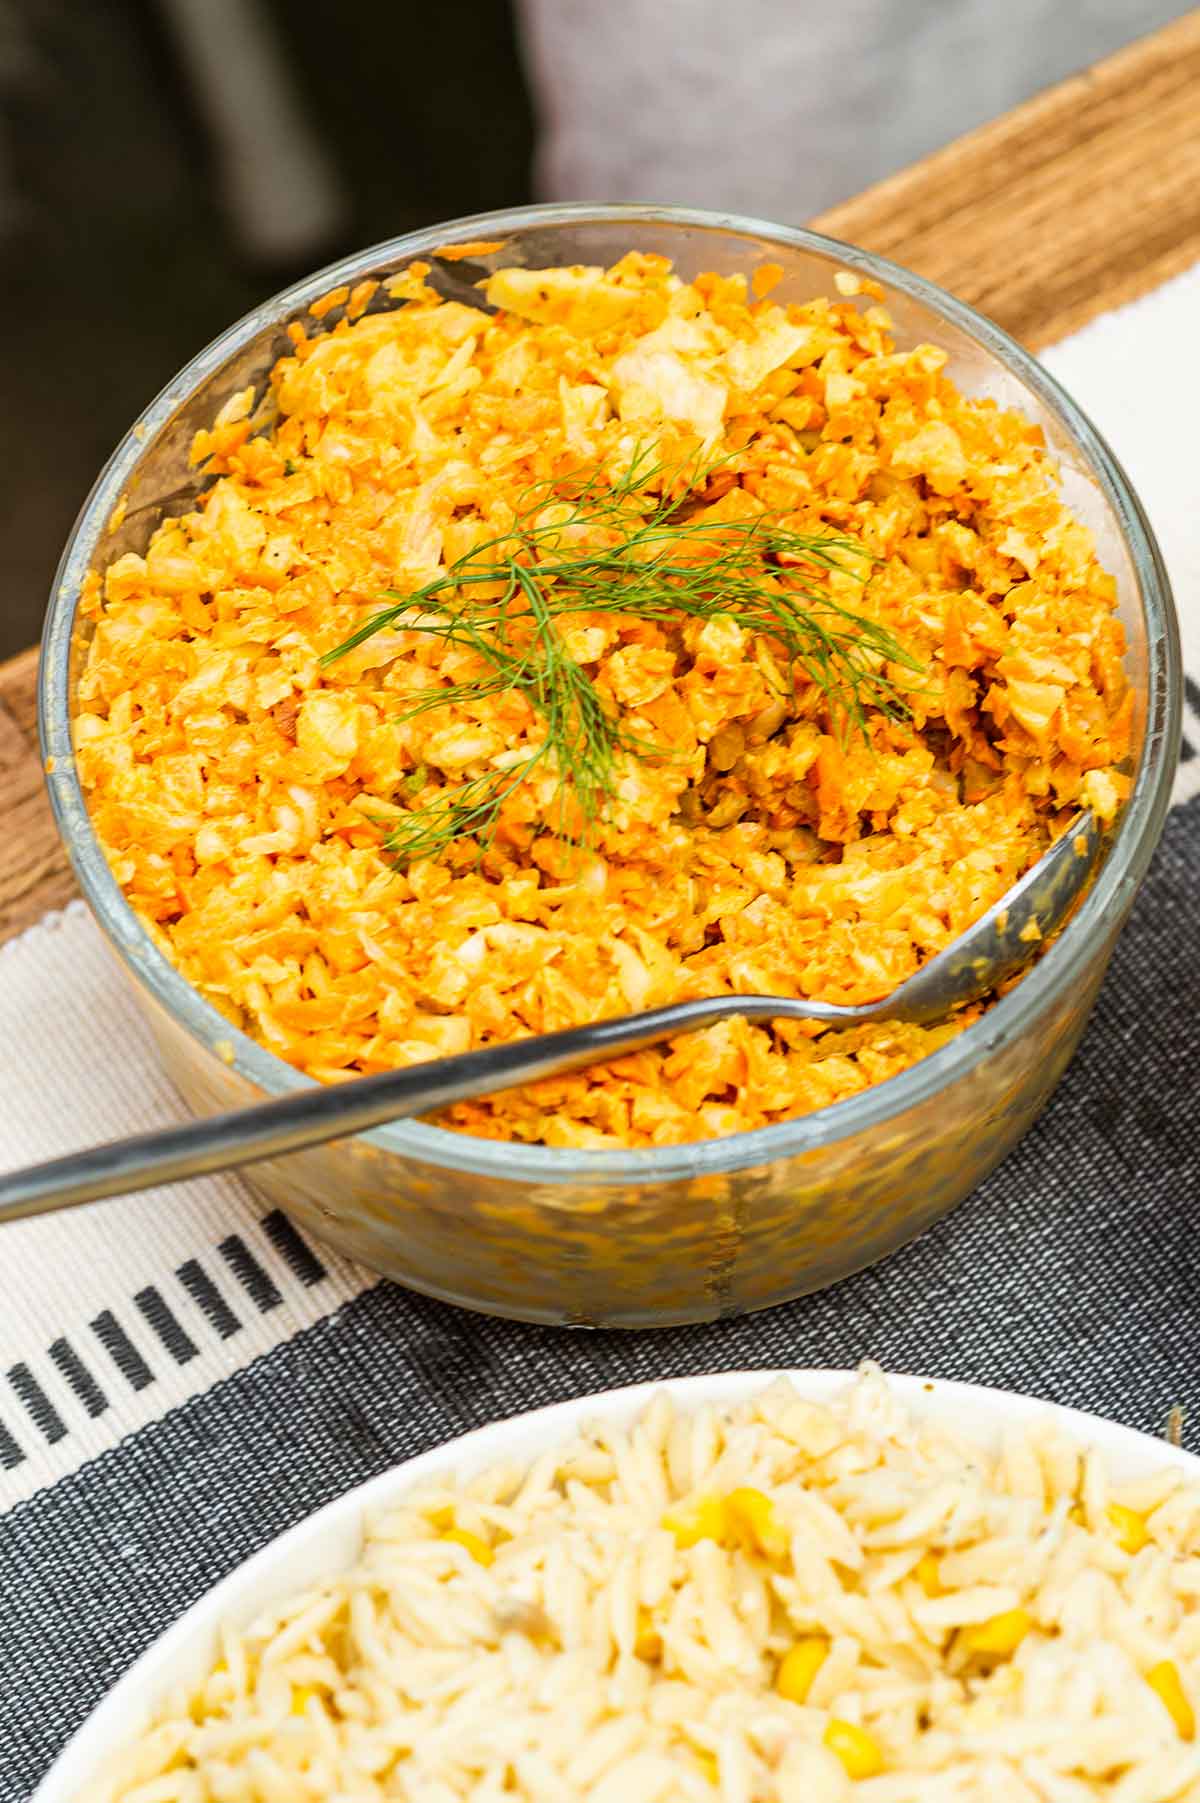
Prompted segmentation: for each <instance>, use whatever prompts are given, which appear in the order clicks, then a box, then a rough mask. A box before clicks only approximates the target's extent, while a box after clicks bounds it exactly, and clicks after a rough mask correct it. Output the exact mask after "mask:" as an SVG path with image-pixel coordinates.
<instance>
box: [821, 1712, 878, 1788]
mask: <svg viewBox="0 0 1200 1803" xmlns="http://www.w3.org/2000/svg"><path fill="white" fill-rule="evenodd" d="M825 1745H826V1746H827V1747H828V1748H829V1751H830V1752H831V1753H836V1755H837V1757H838V1758H839V1759H840V1760H841V1762H842V1764H843V1765H844V1766H845V1768H846V1776H847V1777H848V1778H874V1777H875V1776H876V1775H877V1774H878V1773H879V1772H881V1771H882V1770H883V1753H882V1751H881V1750H880V1746H879V1742H878V1741H877V1740H876V1739H875V1738H874V1736H873V1735H870V1734H868V1733H867V1731H866V1729H865V1728H859V1727H856V1726H855V1724H854V1723H853V1722H839V1721H838V1720H837V1718H836V1717H835V1718H834V1720H833V1721H831V1722H830V1724H829V1726H828V1728H826V1730H825Z"/></svg>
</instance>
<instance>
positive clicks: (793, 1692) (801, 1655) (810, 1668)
mask: <svg viewBox="0 0 1200 1803" xmlns="http://www.w3.org/2000/svg"><path fill="white" fill-rule="evenodd" d="M828 1652H829V1642H828V1641H827V1640H826V1638H825V1636H824V1635H823V1634H813V1635H811V1636H809V1638H808V1639H806V1640H798V1641H797V1642H796V1644H795V1646H794V1647H790V1648H789V1649H788V1651H787V1652H786V1653H785V1654H784V1655H783V1658H782V1659H781V1660H780V1661H779V1670H778V1671H777V1672H776V1673H775V1688H776V1690H777V1691H778V1692H779V1694H780V1696H781V1697H786V1698H787V1700H788V1702H789V1703H803V1702H804V1701H805V1699H806V1698H807V1696H808V1693H809V1691H810V1690H811V1689H812V1685H813V1679H814V1678H815V1677H816V1675H817V1673H818V1672H819V1671H820V1669H821V1667H822V1666H823V1665H824V1663H825V1659H826V1656H827V1654H828Z"/></svg>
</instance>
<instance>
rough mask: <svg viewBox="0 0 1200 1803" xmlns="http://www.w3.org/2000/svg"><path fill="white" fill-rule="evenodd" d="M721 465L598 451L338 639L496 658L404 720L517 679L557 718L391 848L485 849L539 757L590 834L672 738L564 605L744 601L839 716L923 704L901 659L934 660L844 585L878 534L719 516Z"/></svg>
mask: <svg viewBox="0 0 1200 1803" xmlns="http://www.w3.org/2000/svg"><path fill="white" fill-rule="evenodd" d="M716 467H718V466H716V465H714V464H713V463H712V462H709V463H707V464H703V465H701V464H699V463H697V462H695V461H693V462H692V463H691V464H689V465H682V466H677V467H675V468H670V467H668V466H665V465H663V464H662V463H660V462H658V461H657V460H655V458H654V457H653V455H652V454H651V453H649V452H647V451H644V450H639V451H637V452H636V453H635V455H634V457H633V459H632V462H631V464H630V467H629V468H628V470H627V471H626V472H625V474H624V475H623V476H620V477H616V478H613V477H610V476H609V475H608V474H607V473H605V472H604V471H602V470H598V469H597V470H592V471H590V472H585V473H581V474H580V475H578V476H577V477H575V478H571V479H566V480H559V481H557V482H552V483H551V482H546V483H538V484H536V485H534V486H533V487H531V488H530V489H529V490H527V491H526V492H525V494H524V495H523V496H522V497H521V498H520V500H519V502H518V505H517V507H516V508H515V510H514V517H513V521H512V524H511V525H510V526H509V527H507V528H506V529H505V530H504V531H501V532H498V533H496V534H495V535H493V536H492V537H489V538H485V539H482V540H481V541H479V542H477V543H476V544H475V545H474V547H473V548H472V549H471V550H470V551H469V552H467V553H465V554H464V555H463V556H461V557H459V558H457V559H456V560H455V561H454V562H453V563H451V564H450V565H448V566H447V568H446V569H445V570H443V571H441V572H440V573H439V574H438V575H437V576H434V577H432V578H431V579H430V580H429V581H428V582H425V583H422V584H421V585H420V586H419V587H416V588H414V589H413V590H412V591H411V592H410V593H407V594H403V593H400V592H398V591H396V590H388V591H385V596H384V598H385V599H386V600H387V601H388V602H389V605H388V606H387V607H385V608H383V609H381V610H380V611H379V612H377V613H375V614H372V615H371V617H370V618H369V619H367V620H365V621H364V622H363V624H362V625H361V626H360V627H358V628H357V629H356V630H355V631H354V632H353V633H351V634H350V636H349V637H348V638H346V639H344V640H343V641H342V643H341V644H339V645H337V646H335V647H334V648H333V649H332V650H331V651H327V652H326V653H325V654H324V656H323V657H322V659H321V662H322V664H323V665H325V666H328V665H330V664H332V663H334V662H336V661H337V660H338V659H339V658H342V657H345V656H346V655H347V653H348V652H350V651H352V650H354V649H355V648H356V647H357V646H359V645H362V644H364V643H365V642H366V641H367V640H368V639H370V638H372V637H374V636H375V634H376V633H379V632H382V631H384V630H385V629H386V628H388V627H390V626H395V625H397V624H400V625H401V626H402V628H403V630H404V631H406V632H418V633H425V634H428V635H431V636H433V637H436V638H438V639H440V640H442V641H443V642H444V643H447V644H453V645H458V646H460V647H462V648H464V649H466V650H469V651H471V652H473V653H475V654H476V655H477V656H478V658H479V659H480V661H481V664H482V665H483V670H482V672H481V673H480V674H479V675H478V676H474V677H472V678H470V679H468V680H466V681H462V682H454V683H449V684H444V685H442V686H440V687H437V688H432V689H430V690H428V691H426V692H425V693H423V694H421V695H419V696H417V697H416V698H414V699H412V700H410V701H408V702H407V703H406V705H405V706H404V707H403V708H402V709H401V711H400V713H399V715H398V716H397V719H398V721H405V720H409V719H413V718H415V717H416V716H417V715H419V714H423V713H426V712H429V711H430V710H433V709H440V708H445V707H449V706H452V705H454V704H456V703H460V704H461V703H467V704H475V703H478V702H479V701H481V700H484V699H486V698H487V697H488V696H490V695H496V694H500V693H502V692H506V691H510V690H511V691H516V692H517V693H519V694H521V695H523V696H524V697H525V699H526V700H527V701H528V703H529V705H530V707H531V708H532V710H533V711H534V713H535V714H536V715H538V716H539V718H540V719H541V720H542V722H543V723H544V727H545V731H544V734H543V736H542V738H541V739H540V741H539V742H537V743H536V744H532V745H530V746H529V748H528V750H527V751H526V752H525V753H524V755H523V756H521V757H520V758H519V759H513V760H511V761H507V763H506V767H504V768H498V769H495V770H492V771H489V772H487V773H486V774H484V775H483V776H478V777H474V778H472V779H471V780H470V781H468V782H466V783H463V784H461V785H459V786H458V787H456V788H451V789H443V790H442V791H440V792H439V793H438V794H437V795H436V797H435V798H434V799H433V800H431V801H428V802H426V801H424V800H423V799H422V800H421V801H420V803H419V805H414V806H413V807H412V808H411V809H410V810H409V811H408V813H407V815H406V816H405V818H404V819H403V820H401V821H400V822H399V823H397V824H395V825H393V826H392V827H391V829H390V831H389V832H388V834H387V837H386V839H385V848H386V849H387V850H388V852H389V853H390V854H391V855H392V856H393V858H395V860H396V861H397V862H398V863H401V864H408V863H411V862H413V861H414V860H416V859H418V858H430V857H435V856H437V855H438V853H440V852H441V851H443V850H444V849H445V848H446V847H447V846H448V845H449V844H451V843H452V842H453V841H455V840H457V839H460V838H464V837H470V838H472V839H474V840H475V841H476V843H477V844H478V845H479V847H480V849H481V851H482V850H483V849H484V848H486V846H487V845H488V844H490V842H491V839H492V837H493V836H494V833H495V830H496V827H497V825H498V823H499V819H500V815H501V812H502V810H503V807H504V804H505V803H506V801H507V800H508V798H509V797H510V796H511V795H512V794H513V793H514V792H515V791H516V789H517V788H519V787H520V785H521V784H522V783H524V782H525V781H527V780H528V779H529V778H530V776H532V775H533V774H534V772H535V771H536V770H538V769H539V768H543V769H545V770H547V771H548V772H550V773H551V774H552V777H553V780H554V781H555V784H556V796H557V801H558V822H557V831H558V834H559V836H560V837H561V838H563V839H566V840H569V841H572V842H576V843H579V842H582V841H584V840H586V838H587V836H588V833H589V831H590V829H591V827H592V825H593V824H594V822H595V821H596V819H597V818H598V816H599V815H600V813H601V811H602V809H603V807H604V805H605V803H606V802H608V801H609V800H611V799H612V797H613V794H614V792H615V786H616V776H617V767H618V764H619V762H620V760H621V758H622V757H624V756H629V755H631V756H641V757H664V756H669V755H670V753H669V751H666V750H664V748H662V747H660V746H656V745H655V744H653V743H652V742H650V741H648V740H644V739H641V738H639V737H638V736H637V735H635V734H633V733H631V732H630V730H629V728H628V726H627V725H626V724H625V723H624V722H623V721H622V720H621V718H620V717H619V716H618V715H616V714H614V713H613V712H612V711H611V710H610V709H609V708H608V707H607V706H606V705H605V703H604V701H603V699H602V697H601V696H600V694H599V692H598V690H597V689H596V687H595V684H594V683H593V682H592V680H591V678H590V676H589V675H588V674H587V672H586V670H585V669H584V668H583V667H582V666H581V665H580V664H579V663H578V662H577V661H576V660H575V658H574V657H572V656H571V654H570V652H569V650H568V649H567V646H566V644H565V642H564V640H563V636H562V633H561V631H560V628H559V625H558V622H559V621H561V620H562V619H563V617H564V616H579V615H580V614H587V613H596V614H614V613H618V614H622V615H626V616H632V617H634V618H637V619H642V620H651V621H656V622H660V623H662V624H664V625H671V624H674V625H676V626H678V625H679V624H680V623H681V621H682V620H683V619H685V618H692V619H715V618H724V619H729V620H732V621H734V622H735V623H736V624H737V625H738V626H740V627H742V628H743V629H744V630H746V631H748V632H750V633H753V634H757V635H761V636H763V637H765V638H768V639H770V640H772V641H773V642H774V643H775V644H776V645H777V646H778V647H779V648H780V649H781V651H782V653H783V664H784V666H785V668H786V672H787V675H786V680H785V681H784V683H783V685H782V686H783V687H784V688H785V689H786V690H787V692H788V693H794V690H795V686H796V681H797V675H798V673H799V672H803V674H804V676H805V677H807V679H808V681H809V682H810V683H814V684H816V686H817V687H818V688H819V689H820V690H821V691H822V693H823V695H824V697H825V701H826V704H827V706H828V708H829V711H830V714H831V717H832V718H833V720H834V721H835V723H836V724H837V725H838V727H839V729H840V728H842V727H844V726H845V725H849V726H850V727H851V728H853V729H855V730H857V731H859V732H861V733H862V734H864V736H865V734H866V732H867V728H868V719H869V716H870V714H872V713H881V714H884V715H886V716H888V717H889V718H892V719H899V718H903V717H905V716H906V715H907V713H908V711H909V710H908V707H907V704H906V700H905V695H904V690H903V688H902V687H901V686H900V684H899V683H898V682H897V681H896V679H895V678H894V677H893V676H892V675H891V674H890V673H889V670H888V666H889V665H891V666H894V667H899V668H901V669H904V670H909V671H913V672H919V671H920V670H921V669H922V667H923V666H922V665H921V664H920V662H919V660H917V659H916V658H915V657H914V656H913V655H912V654H911V652H909V651H908V650H907V649H906V648H905V647H904V646H903V645H902V644H901V643H900V642H899V640H898V639H896V637H895V636H894V635H893V634H892V633H891V632H889V631H888V630H887V628H886V627H883V626H881V625H880V624H879V623H878V622H877V621H875V620H872V619H871V618H869V617H868V616H867V615H865V614H862V613H859V612H856V611H855V610H853V609H851V608H848V607H846V606H844V605H843V604H842V603H840V602H839V601H837V600H836V599H835V598H834V596H833V594H832V593H831V591H830V588H829V584H828V578H829V577H830V576H831V575H832V574H834V573H835V572H837V573H841V574H843V575H845V574H849V575H852V576H854V577H855V578H856V579H857V580H859V581H862V580H863V578H862V576H861V574H860V573H859V571H858V568H857V566H858V565H859V564H860V563H861V561H862V559H863V557H864V555H865V553H864V550H863V547H862V546H861V545H860V544H858V543H857V542H856V541H855V540H854V539H851V538H847V537H844V536H840V535H837V534H833V533H820V534H813V533H804V532H796V531H794V530H792V529H790V528H788V527H786V526H784V525H783V524H782V523H781V521H780V519H779V517H778V515H777V514H773V513H771V512H770V511H763V512H760V513H756V514H754V515H752V516H750V517H749V518H744V519H738V518H731V519H725V518H722V519H718V520H713V519H710V518H706V517H704V514H703V513H698V512H697V511H696V509H697V507H699V506H701V505H703V496H702V495H701V494H700V493H699V492H698V491H699V490H700V489H701V487H702V486H703V485H706V484H707V482H708V480H709V478H710V477H711V476H712V475H713V473H714V470H715V469H716ZM689 510H690V511H689ZM572 804H573V805H572Z"/></svg>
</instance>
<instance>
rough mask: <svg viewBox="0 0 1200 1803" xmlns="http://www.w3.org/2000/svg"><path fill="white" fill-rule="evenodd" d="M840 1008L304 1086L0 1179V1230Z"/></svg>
mask: <svg viewBox="0 0 1200 1803" xmlns="http://www.w3.org/2000/svg"><path fill="white" fill-rule="evenodd" d="M842 1012H843V1011H842V1010H839V1009H836V1008H834V1009H829V1008H827V1007H825V1006H824V1005H822V1004H821V1003H820V1002H813V1003H808V1002H793V1001H789V1000H786V999H784V998H782V997H779V996H768V995H737V996H717V997H715V998H713V999H711V1000H707V1001H696V1002H676V1003H674V1004H673V1005H672V1006H670V1007H668V1008H653V1009H651V1010H649V1011H648V1012H646V1013H643V1014H623V1015H618V1016H617V1017H616V1018H614V1019H611V1020H602V1021H597V1022H595V1023H594V1024H593V1025H591V1026H586V1027H568V1028H566V1029H565V1030H564V1031H562V1032H559V1033H546V1034H541V1035H539V1036H538V1037H536V1038H531V1039H517V1040H513V1041H512V1042H511V1043H509V1044H506V1045H499V1046H490V1047H488V1048H487V1049H486V1050H484V1051H479V1052H463V1053H460V1054H458V1055H456V1056H455V1057H452V1058H436V1059H433V1060H431V1061H430V1062H429V1063H427V1064H410V1065H406V1066H405V1067H404V1068H403V1069H401V1070H394V1071H384V1072H382V1073H381V1074H380V1075H378V1076H371V1077H353V1078H350V1079H348V1080H347V1081H346V1082H345V1083H333V1084H324V1083H321V1084H317V1083H314V1084H312V1085H306V1086H305V1087H304V1088H303V1089H300V1090H297V1091H293V1093H292V1094H290V1095H286V1096H280V1097H278V1098H276V1099H275V1100H273V1101H270V1102H256V1103H254V1104H252V1106H250V1107H249V1108H238V1109H235V1110H233V1111H232V1112H231V1113H228V1114H216V1115H209V1116H208V1117H206V1118H205V1119H203V1120H198V1121H188V1122H185V1123H184V1124H183V1125H182V1126H178V1127H165V1128H163V1129H162V1130H161V1131H159V1132H157V1133H140V1134H137V1135H136V1136H135V1137H133V1138H131V1139H118V1140H112V1141H110V1142H109V1143H108V1144H107V1145H103V1146H91V1147H89V1148H88V1149H87V1150H85V1151H82V1152H71V1153H68V1154H67V1156H66V1157H64V1158H55V1159H52V1160H50V1162H49V1163H47V1164H35V1165H30V1166H28V1167H27V1168H26V1169H25V1170H21V1171H12V1172H10V1173H9V1174H7V1175H3V1176H0V1224H3V1223H4V1222H5V1221H17V1220H21V1219H23V1218H24V1217H25V1216H28V1215H37V1214H48V1213H51V1212H52V1211H54V1210H56V1209H60V1208H73V1207H75V1206H76V1205H77V1204H79V1203H81V1202H99V1201H101V1200H103V1198H104V1197H106V1196H123V1195H129V1194H130V1193H132V1192H133V1191H134V1190H142V1189H149V1188H151V1187H152V1186H153V1185H155V1184H159V1183H179V1182H181V1181H182V1179H184V1178H185V1177H200V1176H204V1175H205V1174H207V1173H209V1172H212V1171H227V1170H232V1169H234V1168H236V1167H237V1166H240V1165H246V1164H254V1163H256V1162H257V1161H258V1160H259V1159H263V1158H279V1157H282V1156H283V1155H284V1154H285V1153H287V1152H299V1151H300V1150H301V1149H302V1148H303V1147H305V1146H318V1145H321V1144H322V1143H323V1142H325V1141H327V1140H331V1139H341V1138H343V1137H345V1136H347V1135H350V1134H354V1133H363V1132H366V1131H367V1129H368V1128H371V1127H381V1126H383V1125H384V1123H385V1122H387V1121H394V1120H399V1119H401V1118H402V1117H404V1116H406V1115H414V1114H429V1113H432V1112H433V1111H434V1110H435V1109H438V1108H445V1107H446V1106H447V1105H448V1104H449V1103H451V1102H461V1101H465V1100H466V1099H467V1098H468V1097H470V1096H485V1095H490V1094H492V1093H493V1092H494V1091H496V1090H502V1089H512V1088H515V1087H517V1086H518V1085H520V1084H523V1083H536V1082H537V1081H538V1080H539V1079H540V1078H542V1077H556V1076H560V1075H562V1074H563V1073H564V1072H566V1071H574V1070H579V1069H581V1068H582V1067H583V1066H585V1065H589V1064H599V1063H602V1062H603V1061H604V1060H605V1059H606V1058H614V1057H619V1056H620V1055H621V1054H623V1053H626V1052H636V1051H640V1050H641V1049H642V1048H643V1047H644V1046H651V1045H656V1044H658V1043H659V1042H660V1041H661V1040H664V1039H669V1038H671V1037H672V1036H673V1035H674V1034H676V1033H686V1032H693V1031H695V1030H696V1029H697V1028H699V1027H708V1026H712V1025H713V1024H714V1022H716V1021H719V1020H726V1019H728V1018H729V1017H730V1016H731V1015H735V1014H740V1015H747V1016H750V1017H751V1018H753V1019H755V1020H762V1019H769V1018H771V1017H775V1018H779V1017H781V1016H783V1015H788V1016H791V1017H801V1018H805V1019H817V1018H819V1019H825V1018H838V1017H839V1015H840V1014H841V1013H842Z"/></svg>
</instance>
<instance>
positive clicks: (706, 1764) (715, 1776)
mask: <svg viewBox="0 0 1200 1803" xmlns="http://www.w3.org/2000/svg"><path fill="white" fill-rule="evenodd" d="M696 1758H697V1760H698V1761H699V1764H700V1770H701V1771H702V1772H703V1773H704V1776H705V1777H706V1778H707V1779H708V1782H709V1783H710V1784H719V1783H720V1782H721V1768H720V1766H719V1765H718V1764H717V1756H716V1754H715V1753H700V1752H697V1754H696Z"/></svg>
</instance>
